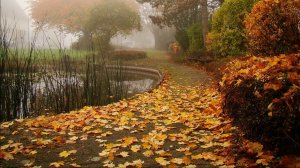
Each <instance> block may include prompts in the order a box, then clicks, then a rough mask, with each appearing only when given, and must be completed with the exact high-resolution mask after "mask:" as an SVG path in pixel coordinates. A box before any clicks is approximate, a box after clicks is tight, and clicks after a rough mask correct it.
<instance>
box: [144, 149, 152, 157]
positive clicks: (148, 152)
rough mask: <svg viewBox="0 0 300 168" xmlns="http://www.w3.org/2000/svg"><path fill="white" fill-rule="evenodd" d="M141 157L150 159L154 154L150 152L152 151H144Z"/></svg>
mask: <svg viewBox="0 0 300 168" xmlns="http://www.w3.org/2000/svg"><path fill="white" fill-rule="evenodd" d="M143 155H144V156H146V157H151V156H152V155H154V153H153V152H152V150H146V151H145V152H144V153H143Z"/></svg>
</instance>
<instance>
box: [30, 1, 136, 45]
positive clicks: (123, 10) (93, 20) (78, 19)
mask: <svg viewBox="0 0 300 168" xmlns="http://www.w3.org/2000/svg"><path fill="white" fill-rule="evenodd" d="M31 8H32V17H33V19H34V20H35V22H36V24H37V25H38V24H46V25H48V26H52V27H58V28H60V29H63V30H66V31H68V32H71V33H77V34H78V35H79V36H80V40H81V41H80V42H79V43H83V44H84V42H85V41H91V40H92V39H93V40H94V44H96V46H98V47H99V43H102V45H103V46H104V47H106V46H105V45H107V44H108V43H109V41H110V39H111V37H113V36H114V35H116V34H118V33H121V34H128V33H129V32H130V31H131V30H135V29H139V28H140V17H139V15H138V7H137V4H136V2H135V1H134V0H122V1H121V0H110V1H106V0H89V1H88V2H85V1H82V0H55V1H53V0H32V1H31ZM53 11H55V12H53ZM75 46H76V44H75ZM87 46H89V45H87ZM87 46H84V45H81V47H87ZM84 49H87V48H84Z"/></svg>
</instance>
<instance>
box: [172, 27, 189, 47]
mask: <svg viewBox="0 0 300 168" xmlns="http://www.w3.org/2000/svg"><path fill="white" fill-rule="evenodd" d="M175 38H176V41H178V43H179V44H180V46H181V48H182V49H183V51H187V50H188V48H189V45H190V44H189V37H188V35H187V32H186V31H185V30H178V31H177V32H176V34H175Z"/></svg>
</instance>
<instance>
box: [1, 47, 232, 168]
mask: <svg viewBox="0 0 300 168" xmlns="http://www.w3.org/2000/svg"><path fill="white" fill-rule="evenodd" d="M152 54H153V55H150V56H149V57H148V58H147V59H146V60H143V61H141V60H140V61H134V62H131V63H130V64H136V65H143V66H150V67H157V68H159V69H162V70H163V71H168V72H169V73H170V74H171V77H172V80H171V79H169V77H168V76H167V78H166V80H165V81H164V83H163V84H162V85H161V86H160V87H159V88H158V89H156V90H153V91H152V92H151V93H144V94H140V95H136V96H134V97H133V98H131V99H129V100H124V101H120V102H118V103H114V104H110V105H108V106H104V107H84V108H83V109H81V110H79V111H74V112H70V113H68V114H62V115H57V116H53V117H44V116H41V117H38V118H34V119H30V120H18V121H13V122H7V123H2V124H1V135H0V139H1V141H0V142H1V144H0V145H1V151H0V158H4V159H0V167H22V166H29V167H34V166H35V168H38V167H50V166H52V167H79V166H81V167H120V168H121V167H151V168H153V167H170V168H173V167H186V168H195V167H214V166H227V167H230V166H232V164H233V162H232V160H234V156H230V155H228V153H226V152H225V151H227V150H228V148H229V147H230V145H231V139H230V137H231V136H232V135H231V131H232V130H233V129H232V127H231V126H230V125H229V123H230V122H229V121H228V120H227V119H226V118H223V117H221V116H220V113H221V108H220V95H219V93H218V92H217V91H216V90H214V89H213V88H209V87H208V86H209V85H211V78H210V77H209V76H208V75H206V74H205V73H204V72H201V71H199V70H196V69H193V68H190V67H187V66H183V65H178V64H175V63H172V62H170V57H169V56H168V55H166V54H165V53H157V52H156V53H152ZM203 86H205V87H203ZM204 88H208V89H206V90H205V89H204Z"/></svg>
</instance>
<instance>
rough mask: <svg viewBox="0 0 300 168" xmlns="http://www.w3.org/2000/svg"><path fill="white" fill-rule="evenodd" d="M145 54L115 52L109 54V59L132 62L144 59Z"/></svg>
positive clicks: (138, 52)
mask: <svg viewBox="0 0 300 168" xmlns="http://www.w3.org/2000/svg"><path fill="white" fill-rule="evenodd" d="M146 57H147V54H146V52H144V51H135V50H117V51H113V52H112V53H111V56H110V58H112V59H120V60H134V59H142V58H146Z"/></svg>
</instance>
